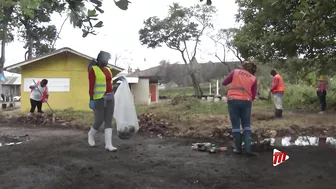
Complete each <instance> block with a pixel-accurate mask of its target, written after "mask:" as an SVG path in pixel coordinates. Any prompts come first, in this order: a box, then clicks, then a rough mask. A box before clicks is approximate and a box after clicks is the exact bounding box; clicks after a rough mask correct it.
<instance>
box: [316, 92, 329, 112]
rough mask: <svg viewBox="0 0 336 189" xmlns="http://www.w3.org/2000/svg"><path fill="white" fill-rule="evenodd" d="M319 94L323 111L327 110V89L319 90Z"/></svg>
mask: <svg viewBox="0 0 336 189" xmlns="http://www.w3.org/2000/svg"><path fill="white" fill-rule="evenodd" d="M317 96H318V98H319V100H320V104H321V111H326V109H327V99H326V98H327V91H325V90H324V91H322V92H320V91H317Z"/></svg>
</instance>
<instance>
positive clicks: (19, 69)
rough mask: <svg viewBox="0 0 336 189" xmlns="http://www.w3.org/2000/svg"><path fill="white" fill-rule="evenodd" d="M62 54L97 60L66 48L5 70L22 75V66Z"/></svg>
mask: <svg viewBox="0 0 336 189" xmlns="http://www.w3.org/2000/svg"><path fill="white" fill-rule="evenodd" d="M61 53H72V54H75V55H77V56H80V57H82V58H85V59H87V60H89V61H91V60H95V58H93V57H90V56H88V55H86V54H83V53H80V52H78V51H75V50H73V49H71V48H68V47H64V48H61V49H58V50H55V51H53V52H50V53H47V54H45V55H42V56H39V57H36V58H33V59H31V60H27V61H23V62H19V63H16V64H13V65H10V66H7V67H5V68H4V70H5V71H9V72H13V73H18V74H20V73H21V67H22V66H25V65H27V64H31V63H34V62H36V61H39V60H43V59H46V58H49V57H52V56H55V55H57V54H61ZM108 66H109V67H111V68H112V69H113V70H116V71H118V72H121V71H123V70H124V69H123V68H120V67H118V66H115V65H113V64H108Z"/></svg>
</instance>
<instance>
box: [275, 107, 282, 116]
mask: <svg viewBox="0 0 336 189" xmlns="http://www.w3.org/2000/svg"><path fill="white" fill-rule="evenodd" d="M281 115H282V110H278V109H275V112H274V116H275V118H281Z"/></svg>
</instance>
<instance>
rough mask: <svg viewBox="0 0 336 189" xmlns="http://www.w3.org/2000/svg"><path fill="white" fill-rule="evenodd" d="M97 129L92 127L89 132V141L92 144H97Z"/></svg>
mask: <svg viewBox="0 0 336 189" xmlns="http://www.w3.org/2000/svg"><path fill="white" fill-rule="evenodd" d="M96 132H97V130H96V129H94V128H93V127H91V129H90V131H89V132H88V143H89V145H90V146H95V145H96V142H95V140H94V135H95V134H96Z"/></svg>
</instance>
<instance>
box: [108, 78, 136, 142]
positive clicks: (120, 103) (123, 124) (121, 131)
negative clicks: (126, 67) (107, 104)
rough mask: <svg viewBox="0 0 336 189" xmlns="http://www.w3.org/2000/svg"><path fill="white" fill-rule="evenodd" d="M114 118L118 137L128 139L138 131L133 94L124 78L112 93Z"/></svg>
mask: <svg viewBox="0 0 336 189" xmlns="http://www.w3.org/2000/svg"><path fill="white" fill-rule="evenodd" d="M114 99H115V100H114V101H115V106H114V115H113V117H114V119H115V120H116V123H117V131H118V136H119V138H120V139H129V138H131V136H132V135H134V134H135V133H137V132H138V130H139V122H138V116H137V114H136V111H135V106H134V103H133V95H132V93H131V90H130V88H129V85H128V82H127V81H126V79H122V80H121V84H120V85H119V87H118V89H117V91H116V93H115V95H114Z"/></svg>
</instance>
